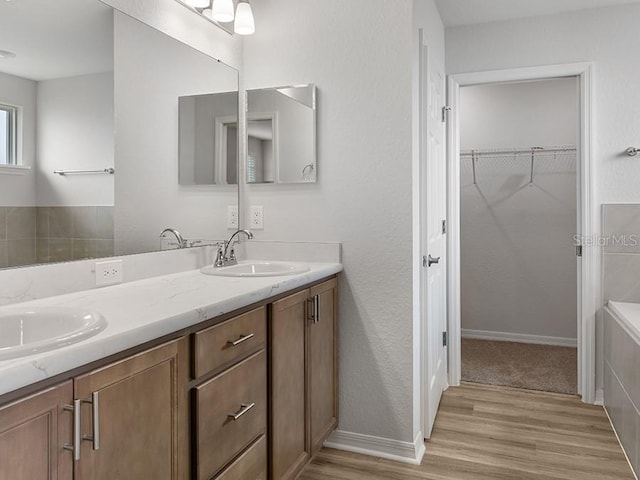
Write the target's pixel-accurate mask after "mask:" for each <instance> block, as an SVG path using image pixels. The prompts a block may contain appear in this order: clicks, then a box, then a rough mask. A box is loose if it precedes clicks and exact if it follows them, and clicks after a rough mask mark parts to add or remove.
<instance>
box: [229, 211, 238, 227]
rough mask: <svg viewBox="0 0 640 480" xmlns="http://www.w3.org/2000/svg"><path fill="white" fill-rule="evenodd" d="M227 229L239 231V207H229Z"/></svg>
mask: <svg viewBox="0 0 640 480" xmlns="http://www.w3.org/2000/svg"><path fill="white" fill-rule="evenodd" d="M227 228H228V229H230V230H231V229H233V230H237V229H238V206H237V205H229V206H228V207H227Z"/></svg>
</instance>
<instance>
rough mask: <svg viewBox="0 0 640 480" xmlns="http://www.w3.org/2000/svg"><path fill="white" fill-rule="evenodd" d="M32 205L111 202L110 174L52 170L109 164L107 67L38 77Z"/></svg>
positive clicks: (110, 116) (110, 93)
mask: <svg viewBox="0 0 640 480" xmlns="http://www.w3.org/2000/svg"><path fill="white" fill-rule="evenodd" d="M37 105H38V108H37V119H38V131H37V175H36V186H37V204H38V206H41V207H60V206H82V205H109V206H110V205H113V188H114V187H113V183H114V182H113V179H114V177H113V175H82V176H64V177H61V176H59V175H54V174H53V171H54V170H103V169H105V168H110V167H113V165H114V158H113V150H114V139H113V136H114V118H113V72H105V73H98V74H93V75H82V76H79V77H71V78H61V79H56V80H46V81H41V82H38V101H37Z"/></svg>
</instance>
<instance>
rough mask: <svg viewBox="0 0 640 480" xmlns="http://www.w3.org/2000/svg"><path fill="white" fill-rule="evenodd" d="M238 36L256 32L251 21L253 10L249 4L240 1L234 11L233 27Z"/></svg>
mask: <svg viewBox="0 0 640 480" xmlns="http://www.w3.org/2000/svg"><path fill="white" fill-rule="evenodd" d="M233 29H234V31H235V32H236V33H237V34H238V35H252V34H253V33H255V31H256V24H255V21H254V20H253V10H251V5H249V2H243V1H241V2H240V3H238V8H237V9H236V23H235V24H234V26H233Z"/></svg>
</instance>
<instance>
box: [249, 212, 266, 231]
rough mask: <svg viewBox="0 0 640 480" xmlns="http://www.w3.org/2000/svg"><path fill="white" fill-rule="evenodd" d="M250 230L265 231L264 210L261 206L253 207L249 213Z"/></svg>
mask: <svg viewBox="0 0 640 480" xmlns="http://www.w3.org/2000/svg"><path fill="white" fill-rule="evenodd" d="M249 223H250V225H249V228H250V229H251V230H263V229H264V209H263V208H262V207H261V206H253V207H251V211H250V212H249Z"/></svg>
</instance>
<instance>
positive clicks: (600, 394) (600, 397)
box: [593, 388, 604, 406]
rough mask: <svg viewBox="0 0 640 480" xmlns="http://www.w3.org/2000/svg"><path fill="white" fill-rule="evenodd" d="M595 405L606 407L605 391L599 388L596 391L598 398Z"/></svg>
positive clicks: (594, 402)
mask: <svg viewBox="0 0 640 480" xmlns="http://www.w3.org/2000/svg"><path fill="white" fill-rule="evenodd" d="M593 404H594V405H602V406H604V389H603V388H599V389H597V390H596V398H595V400H594V401H593Z"/></svg>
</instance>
